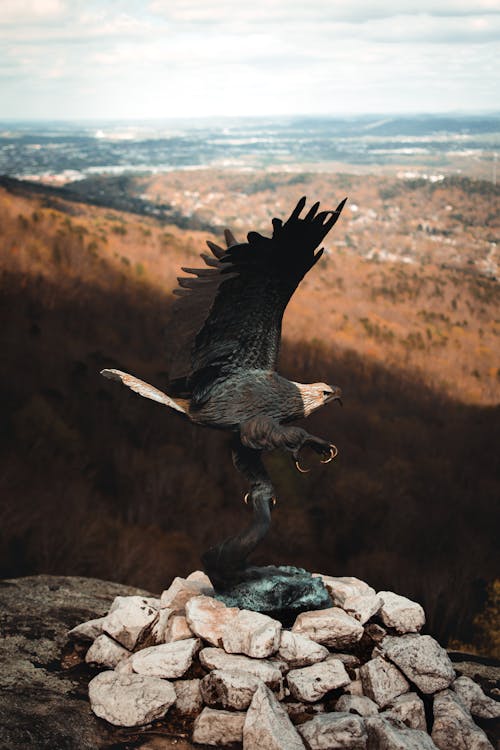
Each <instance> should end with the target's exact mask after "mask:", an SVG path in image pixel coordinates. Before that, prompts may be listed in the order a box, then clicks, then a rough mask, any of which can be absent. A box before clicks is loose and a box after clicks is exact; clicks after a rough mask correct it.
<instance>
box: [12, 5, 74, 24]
mask: <svg viewBox="0 0 500 750" xmlns="http://www.w3.org/2000/svg"><path fill="white" fill-rule="evenodd" d="M65 11H66V3H65V2H64V0H2V7H1V9H0V24H12V23H22V22H24V23H25V22H26V21H28V20H29V21H30V22H33V21H44V20H51V19H54V18H57V17H58V16H61V15H63V14H64V12H65Z"/></svg>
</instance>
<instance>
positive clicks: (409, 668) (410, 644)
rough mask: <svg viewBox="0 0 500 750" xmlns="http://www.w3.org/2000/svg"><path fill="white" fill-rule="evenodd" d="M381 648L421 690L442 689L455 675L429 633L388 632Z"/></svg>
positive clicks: (447, 658) (444, 654) (445, 655)
mask: <svg viewBox="0 0 500 750" xmlns="http://www.w3.org/2000/svg"><path fill="white" fill-rule="evenodd" d="M381 648H382V650H383V652H384V654H385V655H386V656H387V658H388V659H390V660H391V661H392V662H394V664H396V665H397V666H398V667H399V668H400V669H401V671H402V672H403V673H404V674H405V675H406V676H407V677H408V679H409V680H411V682H413V683H414V684H415V685H416V686H417V687H418V688H419V690H421V691H422V692H423V693H426V694H429V693H435V692H437V691H438V690H443V689H444V688H447V687H448V685H450V684H451V683H452V682H453V680H454V679H455V671H454V669H453V666H452V663H451V661H450V657H449V656H448V654H447V653H446V651H445V650H444V648H442V647H441V646H440V645H439V643H438V642H437V641H436V640H434V638H432V636H430V635H403V636H400V637H397V636H387V637H386V638H384V640H383V641H382V644H381Z"/></svg>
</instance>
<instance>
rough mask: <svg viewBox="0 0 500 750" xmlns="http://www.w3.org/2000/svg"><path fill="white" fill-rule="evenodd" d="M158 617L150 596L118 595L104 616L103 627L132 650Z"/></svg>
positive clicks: (105, 631) (108, 633) (112, 636)
mask: <svg viewBox="0 0 500 750" xmlns="http://www.w3.org/2000/svg"><path fill="white" fill-rule="evenodd" d="M148 599H149V600H148ZM157 618H158V610H157V609H155V607H154V606H152V605H151V599H150V598H146V597H143V596H118V597H116V599H115V600H114V602H113V604H112V605H111V609H110V611H109V614H108V615H106V617H105V618H104V622H103V624H102V629H103V632H104V633H106V634H107V635H109V636H111V638H113V639H114V640H115V641H118V643H121V644H122V646H125V648H127V649H128V650H129V651H131V650H132V649H133V648H134V646H136V645H137V643H138V642H139V640H140V639H141V638H142V636H143V635H144V633H145V632H146V630H147V629H148V628H150V627H152V625H153V623H154V621H155V620H156V619H157Z"/></svg>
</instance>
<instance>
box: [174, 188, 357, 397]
mask: <svg viewBox="0 0 500 750" xmlns="http://www.w3.org/2000/svg"><path fill="white" fill-rule="evenodd" d="M346 200H347V199H344V200H343V201H342V202H341V203H340V204H339V206H338V207H337V208H336V209H335V211H322V212H319V213H318V209H319V203H315V204H314V206H312V208H311V209H310V210H309V211H308V213H307V214H306V215H305V216H304V218H300V214H301V212H302V211H303V209H304V206H305V203H306V198H301V200H300V201H299V202H298V203H297V205H296V207H295V208H294V210H293V211H292V213H291V215H290V217H289V218H288V219H287V221H286V222H285V223H283V222H282V221H281V220H280V219H273V221H272V224H273V230H274V231H273V234H272V237H270V238H269V237H264V236H262V235H261V234H258V233H257V232H250V233H249V234H248V236H247V240H248V241H247V242H245V243H242V244H231V239H230V240H229V242H228V244H229V245H230V246H229V247H228V249H227V250H226V251H224V250H223V249H222V248H219V247H218V246H217V245H215V244H213V243H210V242H209V243H207V244H208V246H209V248H210V249H211V251H212V253H213V257H212V256H209V255H208V254H203V253H202V256H201V257H202V258H203V259H204V261H205V268H201V269H197V268H183V269H182V270H183V271H184V272H186V273H188V274H190V276H188V277H182V278H179V279H178V281H179V287H180V288H178V289H175V290H174V294H177V295H178V297H179V298H178V300H177V302H176V304H175V305H174V309H173V311H172V313H173V314H172V319H171V320H172V324H173V328H171V330H170V336H169V339H170V341H172V340H174V341H175V344H176V351H175V353H174V356H173V359H172V363H171V367H170V378H169V379H170V389H169V390H170V393H172V394H173V395H179V396H184V397H190V398H191V403H192V404H193V405H194V406H196V405H201V404H202V403H203V402H204V401H205V399H206V398H207V396H208V393H209V391H210V388H211V385H212V384H213V383H214V382H215V381H216V380H219V379H220V378H224V377H227V376H228V375H230V374H232V373H234V372H235V371H236V370H242V369H264V370H274V369H275V367H276V361H277V357H278V351H279V345H280V338H281V323H282V318H283V313H284V311H285V308H286V306H287V304H288V302H289V300H290V298H291V296H292V295H293V293H294V291H295V289H296V288H297V286H298V284H299V283H300V281H301V280H302V278H303V277H304V276H305V274H306V273H307V272H308V271H309V270H310V269H311V268H312V266H314V264H315V263H317V261H318V260H319V258H320V257H321V255H322V253H323V249H320V250H319V251H318V252H315V251H316V249H317V248H318V246H319V245H320V244H321V242H322V241H323V240H324V238H325V237H326V235H327V234H328V232H329V231H330V229H331V228H332V227H333V225H334V224H335V222H336V221H337V219H338V217H339V216H340V213H341V211H342V208H343V207H344V204H345V201H346ZM228 236H229V238H231V235H230V233H226V238H227V237H228Z"/></svg>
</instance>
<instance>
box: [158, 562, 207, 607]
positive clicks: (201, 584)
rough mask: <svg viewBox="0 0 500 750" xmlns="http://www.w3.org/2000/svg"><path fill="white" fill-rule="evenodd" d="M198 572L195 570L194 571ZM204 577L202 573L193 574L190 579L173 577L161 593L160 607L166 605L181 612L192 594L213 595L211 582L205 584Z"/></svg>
mask: <svg viewBox="0 0 500 750" xmlns="http://www.w3.org/2000/svg"><path fill="white" fill-rule="evenodd" d="M199 572H200V571H196V573H199ZM205 578H206V576H205ZM205 578H204V577H203V574H202V575H201V576H196V575H195V576H194V577H192V578H190V579H187V578H180V577H177V578H174V580H173V581H172V583H171V584H170V586H169V587H168V589H166V591H164V592H163V593H162V595H161V598H160V607H161V608H165V607H166V608H168V609H171V610H172V611H173V612H175V613H182V612H184V610H185V608H186V604H187V602H188V601H189V600H190V599H192V598H193V597H194V596H202V595H203V596H213V594H214V589H213V586H212V585H211V584H209V585H207V583H206V580H205Z"/></svg>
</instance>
